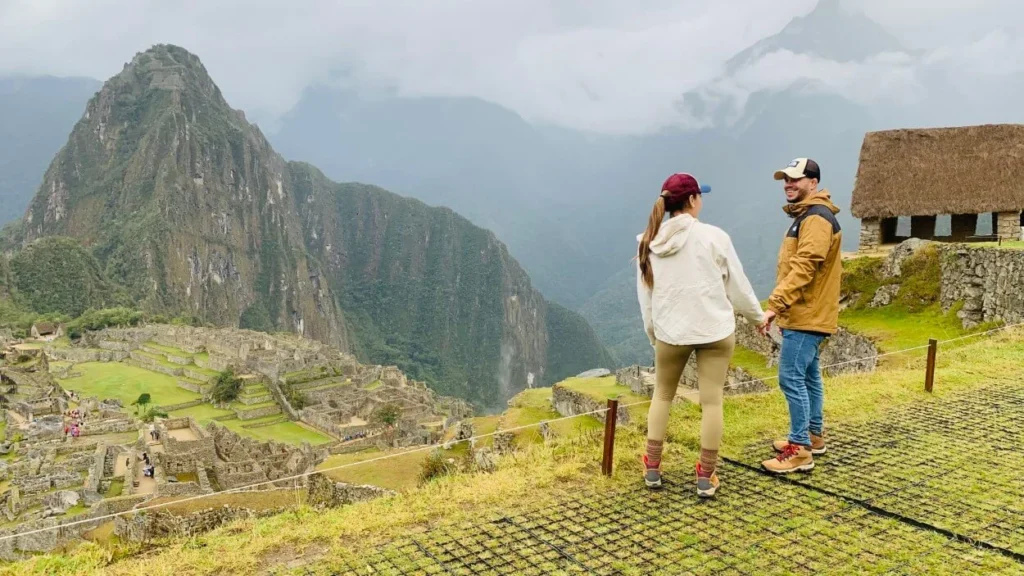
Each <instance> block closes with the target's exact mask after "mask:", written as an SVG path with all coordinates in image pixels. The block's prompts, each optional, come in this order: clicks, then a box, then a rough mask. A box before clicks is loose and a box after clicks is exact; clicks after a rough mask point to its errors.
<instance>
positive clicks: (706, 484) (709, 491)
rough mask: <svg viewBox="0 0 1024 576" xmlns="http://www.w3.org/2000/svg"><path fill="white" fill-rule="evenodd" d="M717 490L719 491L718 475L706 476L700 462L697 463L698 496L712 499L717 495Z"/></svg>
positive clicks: (714, 473) (713, 473)
mask: <svg viewBox="0 0 1024 576" xmlns="http://www.w3.org/2000/svg"><path fill="white" fill-rule="evenodd" d="M715 490H718V474H717V473H716V472H712V473H711V475H709V476H708V475H705V474H704V470H703V469H701V467H700V462H697V496H700V497H702V498H710V497H712V496H714V495H715Z"/></svg>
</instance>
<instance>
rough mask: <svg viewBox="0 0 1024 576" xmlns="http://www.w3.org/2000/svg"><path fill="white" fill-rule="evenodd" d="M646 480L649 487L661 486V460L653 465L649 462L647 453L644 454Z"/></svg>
mask: <svg viewBox="0 0 1024 576" xmlns="http://www.w3.org/2000/svg"><path fill="white" fill-rule="evenodd" d="M644 482H645V483H647V487H648V488H661V462H658V464H657V465H656V466H651V465H650V464H648V463H647V454H644Z"/></svg>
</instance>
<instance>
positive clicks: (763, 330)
mask: <svg viewBox="0 0 1024 576" xmlns="http://www.w3.org/2000/svg"><path fill="white" fill-rule="evenodd" d="M773 320H775V311H774V310H768V311H766V312H765V313H764V318H762V319H761V325H760V326H758V327H757V331H758V333H760V334H761V336H767V335H768V329H769V328H771V325H772V321H773Z"/></svg>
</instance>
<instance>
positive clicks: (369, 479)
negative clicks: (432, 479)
mask: <svg viewBox="0 0 1024 576" xmlns="http://www.w3.org/2000/svg"><path fill="white" fill-rule="evenodd" d="M428 453H429V452H428V451H427V450H419V451H416V452H409V453H403V454H401V455H399V456H395V457H392V458H389V459H387V460H386V461H384V462H371V463H369V464H364V465H361V466H350V467H348V468H342V469H340V470H332V471H330V472H327V473H326V474H327V476H329V477H331V478H333V479H335V480H337V481H339V482H350V483H353V484H370V485H373V486H380V487H382V488H388V489H390V490H396V491H403V490H410V489H413V488H415V487H416V486H417V484H418V483H419V472H420V467H421V466H422V464H423V462H424V461H425V460H426V459H427V454H428ZM383 455H384V454H383V453H382V452H381V451H380V450H377V449H376V448H372V449H370V450H365V451H363V452H356V453H354V454H337V455H334V456H330V457H328V458H327V459H326V460H324V461H323V462H322V463H321V464H320V465H319V466H317V467H316V468H317V470H323V469H325V468H333V467H335V466H342V465H350V464H354V463H356V462H363V461H365V460H371V459H373V458H379V457H381V456H383Z"/></svg>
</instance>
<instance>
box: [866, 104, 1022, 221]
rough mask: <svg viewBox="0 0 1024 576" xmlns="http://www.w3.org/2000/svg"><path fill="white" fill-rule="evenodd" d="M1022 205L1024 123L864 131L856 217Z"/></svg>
mask: <svg viewBox="0 0 1024 576" xmlns="http://www.w3.org/2000/svg"><path fill="white" fill-rule="evenodd" d="M1021 209H1024V125H1021V124H997V125H993V124H988V125H984V126H967V127H963V128H928V129H917V130H905V129H904V130H886V131H881V132H869V133H868V134H867V135H866V136H864V143H863V144H862V145H861V150H860V166H859V167H858V168H857V181H856V184H855V185H854V187H853V201H852V203H851V206H850V212H851V213H852V214H853V215H854V216H855V217H857V218H889V217H894V216H934V215H940V214H983V213H986V212H1010V211H1016V210H1021Z"/></svg>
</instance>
